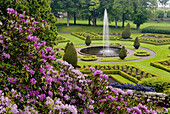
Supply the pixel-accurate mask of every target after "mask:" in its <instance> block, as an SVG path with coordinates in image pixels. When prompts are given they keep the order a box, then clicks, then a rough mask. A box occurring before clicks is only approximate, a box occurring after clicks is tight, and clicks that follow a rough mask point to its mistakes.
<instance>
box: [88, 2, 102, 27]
mask: <svg viewBox="0 0 170 114" xmlns="http://www.w3.org/2000/svg"><path fill="white" fill-rule="evenodd" d="M99 7H100V1H99V0H90V5H89V11H90V14H91V17H92V23H93V26H96V19H97V16H98V15H99V11H98V10H99Z"/></svg>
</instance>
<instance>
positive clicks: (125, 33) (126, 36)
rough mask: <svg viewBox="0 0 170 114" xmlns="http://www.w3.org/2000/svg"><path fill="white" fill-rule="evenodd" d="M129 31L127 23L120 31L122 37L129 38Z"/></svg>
mask: <svg viewBox="0 0 170 114" xmlns="http://www.w3.org/2000/svg"><path fill="white" fill-rule="evenodd" d="M130 35H131V32H130V24H129V23H128V24H127V25H126V27H125V29H124V31H123V32H122V38H124V39H127V38H130Z"/></svg>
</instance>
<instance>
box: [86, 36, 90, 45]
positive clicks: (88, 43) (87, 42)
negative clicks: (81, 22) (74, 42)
mask: <svg viewBox="0 0 170 114" xmlns="http://www.w3.org/2000/svg"><path fill="white" fill-rule="evenodd" d="M85 44H86V45H87V46H89V45H90V44H91V39H90V36H87V37H86V40H85Z"/></svg>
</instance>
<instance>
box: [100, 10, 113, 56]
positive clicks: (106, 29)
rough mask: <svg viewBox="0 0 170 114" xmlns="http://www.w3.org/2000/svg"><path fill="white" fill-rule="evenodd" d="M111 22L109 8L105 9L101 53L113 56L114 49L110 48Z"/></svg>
mask: <svg viewBox="0 0 170 114" xmlns="http://www.w3.org/2000/svg"><path fill="white" fill-rule="evenodd" d="M109 40H110V39H109V24H108V16H107V10H106V9H105V11H104V19H103V50H101V53H102V54H103V56H111V55H112V53H114V51H113V50H112V49H110V48H109V45H110V41H109Z"/></svg>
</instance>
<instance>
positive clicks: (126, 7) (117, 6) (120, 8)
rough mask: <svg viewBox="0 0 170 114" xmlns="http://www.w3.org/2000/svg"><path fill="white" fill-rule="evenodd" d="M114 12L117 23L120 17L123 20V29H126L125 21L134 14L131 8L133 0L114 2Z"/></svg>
mask: <svg viewBox="0 0 170 114" xmlns="http://www.w3.org/2000/svg"><path fill="white" fill-rule="evenodd" d="M112 10H113V15H114V17H115V20H116V21H117V20H119V19H120V17H121V18H122V27H124V26H125V25H124V22H125V19H126V18H127V17H128V16H129V15H130V14H132V12H133V10H132V7H131V0H114V5H113V9H112ZM114 11H115V12H114ZM119 14H120V15H121V16H120V15H119ZM116 24H117V23H116Z"/></svg>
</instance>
